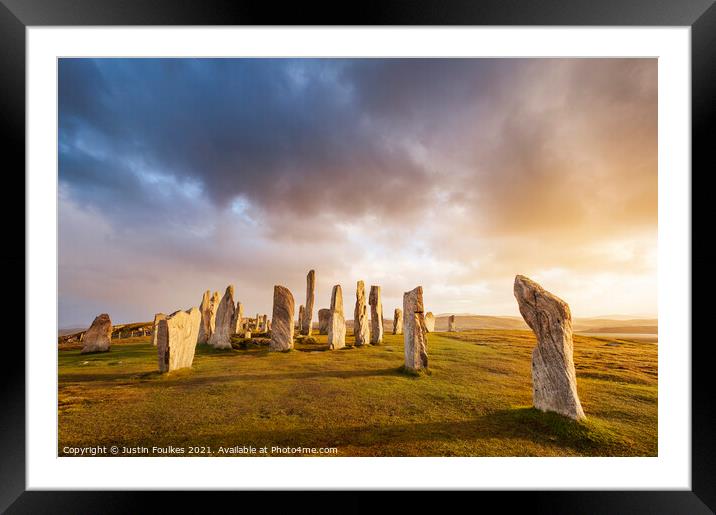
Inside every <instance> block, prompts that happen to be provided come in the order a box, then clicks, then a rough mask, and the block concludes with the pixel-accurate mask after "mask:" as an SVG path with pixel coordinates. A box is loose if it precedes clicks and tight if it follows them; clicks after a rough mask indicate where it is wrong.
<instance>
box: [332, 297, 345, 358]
mask: <svg viewBox="0 0 716 515" xmlns="http://www.w3.org/2000/svg"><path fill="white" fill-rule="evenodd" d="M345 346H346V319H345V316H344V315H343V290H342V289H341V285H340V284H336V285H335V286H334V287H333V291H332V292H331V318H330V320H329V322H328V348H329V349H331V350H336V349H342V348H343V347H345Z"/></svg>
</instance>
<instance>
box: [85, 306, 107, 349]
mask: <svg viewBox="0 0 716 515" xmlns="http://www.w3.org/2000/svg"><path fill="white" fill-rule="evenodd" d="M82 343H83V344H84V346H83V347H82V354H86V353H88V352H107V351H109V347H110V345H111V344H112V320H111V319H110V318H109V315H108V314H107V313H102V314H101V315H98V316H97V317H95V319H94V320H93V321H92V325H91V326H90V328H89V329H87V330H86V331H85V335H84V338H83V339H82Z"/></svg>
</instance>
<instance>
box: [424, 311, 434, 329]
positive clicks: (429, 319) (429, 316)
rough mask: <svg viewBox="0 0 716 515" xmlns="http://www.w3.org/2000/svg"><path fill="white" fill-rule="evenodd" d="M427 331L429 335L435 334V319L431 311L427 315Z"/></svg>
mask: <svg viewBox="0 0 716 515" xmlns="http://www.w3.org/2000/svg"><path fill="white" fill-rule="evenodd" d="M425 329H426V331H427V332H429V333H434V332H435V317H434V316H433V313H432V312H431V311H428V312H427V313H425Z"/></svg>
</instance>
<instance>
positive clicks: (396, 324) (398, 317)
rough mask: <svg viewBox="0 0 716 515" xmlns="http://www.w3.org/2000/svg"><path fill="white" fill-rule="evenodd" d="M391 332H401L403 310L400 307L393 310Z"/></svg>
mask: <svg viewBox="0 0 716 515" xmlns="http://www.w3.org/2000/svg"><path fill="white" fill-rule="evenodd" d="M393 334H403V310H402V309H400V308H395V311H394V312H393Z"/></svg>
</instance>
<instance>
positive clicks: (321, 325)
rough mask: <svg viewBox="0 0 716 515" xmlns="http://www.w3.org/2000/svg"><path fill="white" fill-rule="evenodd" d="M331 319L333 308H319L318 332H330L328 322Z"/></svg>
mask: <svg viewBox="0 0 716 515" xmlns="http://www.w3.org/2000/svg"><path fill="white" fill-rule="evenodd" d="M330 321H331V310H330V309H326V308H323V309H319V310H318V334H328V324H329V323H330Z"/></svg>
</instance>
